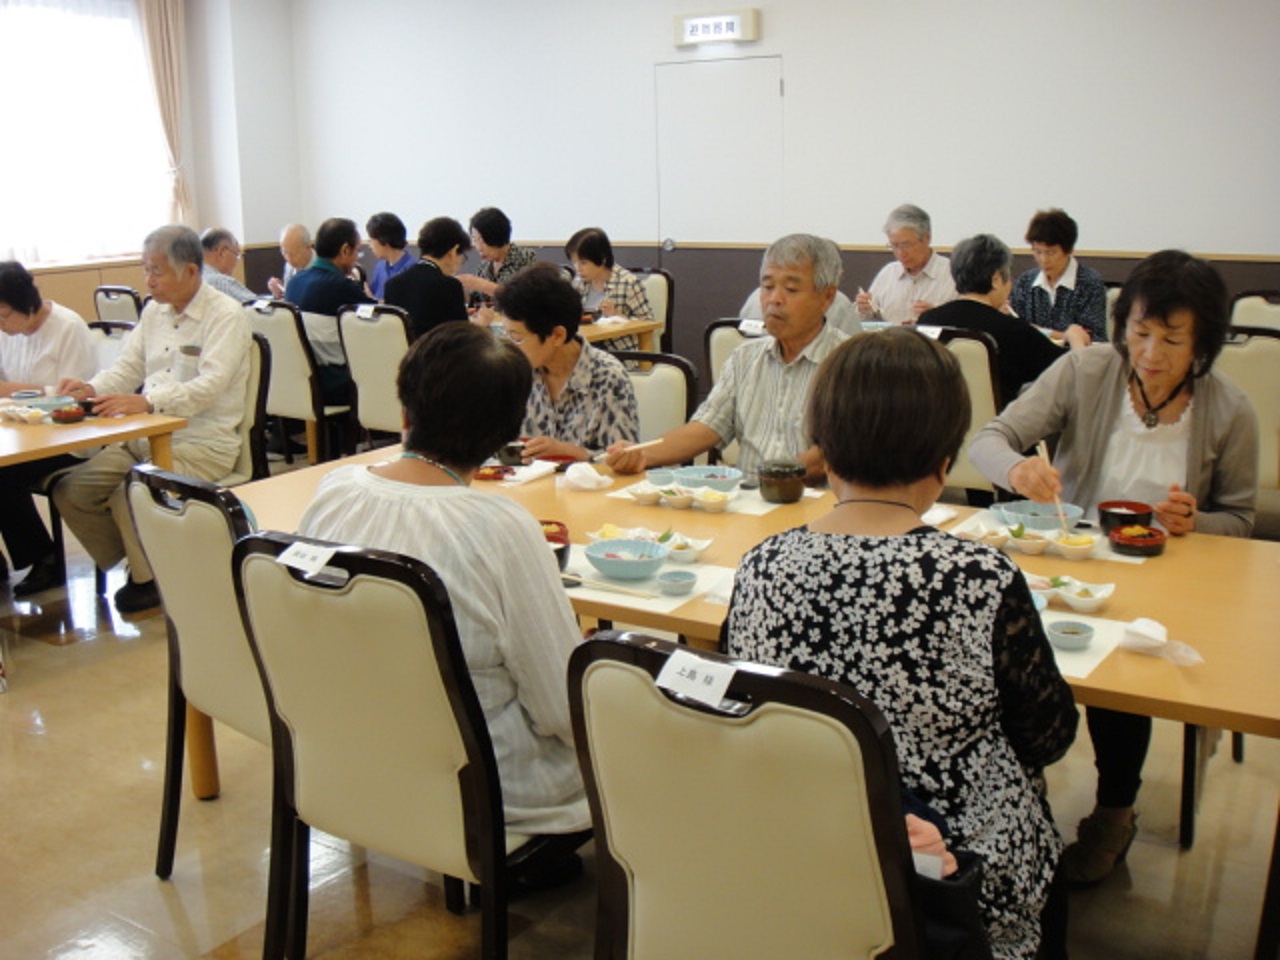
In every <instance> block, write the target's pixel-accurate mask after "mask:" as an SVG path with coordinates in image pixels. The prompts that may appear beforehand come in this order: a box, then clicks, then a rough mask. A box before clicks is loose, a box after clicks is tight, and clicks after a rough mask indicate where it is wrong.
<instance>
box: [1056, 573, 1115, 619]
mask: <svg viewBox="0 0 1280 960" xmlns="http://www.w3.org/2000/svg"><path fill="white" fill-rule="evenodd" d="M1061 579H1062V580H1063V581H1065V582H1062V583H1060V584H1059V586H1058V587H1057V588H1055V591H1054V592H1055V593H1056V594H1057V596H1058V599H1060V600H1061V601H1062V602H1063V603H1065V604H1066V605H1067V606H1068V607H1070V608H1071V609H1072V610H1075V611H1076V612H1077V613H1094V612H1096V611H1098V610H1101V609H1102V607H1103V606H1104V605H1105V604H1106V602H1107V601H1108V600H1110V599H1111V595H1112V594H1113V593H1115V592H1116V585H1115V584H1114V583H1082V582H1081V581H1079V580H1075V579H1072V578H1069V577H1063V578H1061Z"/></svg>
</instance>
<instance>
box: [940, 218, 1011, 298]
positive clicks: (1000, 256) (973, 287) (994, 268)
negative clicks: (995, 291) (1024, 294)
mask: <svg viewBox="0 0 1280 960" xmlns="http://www.w3.org/2000/svg"><path fill="white" fill-rule="evenodd" d="M1012 270H1013V254H1012V253H1010V252H1009V248H1008V247H1006V246H1005V245H1004V243H1003V242H1002V241H1001V240H1000V239H999V238H997V237H993V236H992V235H991V234H989V233H980V234H978V235H977V236H976V237H969V238H967V239H965V240H961V241H960V242H959V243H957V244H956V245H955V246H954V247H953V248H952V250H951V278H952V279H953V280H954V281H955V282H956V293H990V292H991V278H992V277H994V276H995V275H996V274H997V273H999V274H1000V275H1001V276H1002V277H1004V278H1005V279H1006V280H1008V279H1009V278H1010V273H1011V272H1012Z"/></svg>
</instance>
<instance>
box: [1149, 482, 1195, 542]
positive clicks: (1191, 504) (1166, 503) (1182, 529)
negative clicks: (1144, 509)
mask: <svg viewBox="0 0 1280 960" xmlns="http://www.w3.org/2000/svg"><path fill="white" fill-rule="evenodd" d="M1156 519H1157V520H1159V521H1160V525H1161V526H1162V527H1164V528H1165V529H1166V530H1168V531H1169V532H1170V533H1172V534H1173V535H1174V536H1175V537H1180V536H1182V535H1183V534H1184V533H1190V532H1191V531H1192V530H1194V529H1195V528H1196V498H1195V497H1193V496H1192V495H1191V494H1189V493H1187V491H1185V490H1183V489H1182V487H1180V486H1178V484H1176V483H1175V484H1173V485H1172V486H1170V487H1169V499H1168V500H1163V501H1161V502H1160V503H1157V504H1156Z"/></svg>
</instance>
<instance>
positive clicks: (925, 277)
mask: <svg viewBox="0 0 1280 960" xmlns="http://www.w3.org/2000/svg"><path fill="white" fill-rule="evenodd" d="M884 232H885V235H886V236H887V237H888V238H889V249H890V250H892V251H893V260H892V262H890V263H887V264H885V266H884V268H883V269H882V270H881V271H880V272H879V273H877V274H876V278H875V279H874V280H872V281H871V289H870V290H861V289H860V290H859V291H858V296H857V299H856V300H855V303H857V305H858V313H860V314H862V319H864V320H883V321H887V322H888V323H915V322H916V319H917V318H918V317H919V316H920V314H922V313H924V312H925V311H926V310H932V309H933V308H934V307H938V306H941V305H942V304H944V303H949V302H950V301H952V300H954V299H955V298H956V285H955V281H953V280H952V279H951V265H950V263H948V262H947V258H946V257H940V256H938V254H936V253H935V252H934V250H933V247H932V246H931V244H932V242H933V225H932V224H931V223H930V221H929V215H928V214H927V213H925V212H924V211H923V210H921V209H920V208H919V207H917V206H916V205H915V204H912V203H904V204H903V205H902V206H900V207H897V208H895V209H894V211H893V212H892V213H890V214H889V219H888V220H887V221H885V225H884Z"/></svg>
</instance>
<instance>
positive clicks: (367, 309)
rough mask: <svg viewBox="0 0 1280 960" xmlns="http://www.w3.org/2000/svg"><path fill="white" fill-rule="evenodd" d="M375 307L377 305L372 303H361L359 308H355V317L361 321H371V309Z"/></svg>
mask: <svg viewBox="0 0 1280 960" xmlns="http://www.w3.org/2000/svg"><path fill="white" fill-rule="evenodd" d="M376 306H377V304H374V303H362V304H360V306H358V307H356V316H357V317H359V318H360V319H361V320H372V319H373V309H374V307H376Z"/></svg>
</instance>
